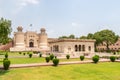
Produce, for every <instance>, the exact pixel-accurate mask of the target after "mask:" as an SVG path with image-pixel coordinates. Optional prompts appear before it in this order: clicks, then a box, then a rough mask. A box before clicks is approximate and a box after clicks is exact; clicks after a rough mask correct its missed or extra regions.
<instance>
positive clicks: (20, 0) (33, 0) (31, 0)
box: [12, 0, 40, 15]
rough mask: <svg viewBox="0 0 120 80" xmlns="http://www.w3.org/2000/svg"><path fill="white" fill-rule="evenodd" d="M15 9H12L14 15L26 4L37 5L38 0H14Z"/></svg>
mask: <svg viewBox="0 0 120 80" xmlns="http://www.w3.org/2000/svg"><path fill="white" fill-rule="evenodd" d="M14 3H15V6H16V9H15V10H13V12H12V14H13V15H16V14H17V13H19V12H20V11H21V10H22V9H24V7H26V6H28V5H38V4H39V3H40V0H14Z"/></svg>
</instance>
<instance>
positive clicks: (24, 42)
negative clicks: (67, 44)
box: [10, 26, 49, 51]
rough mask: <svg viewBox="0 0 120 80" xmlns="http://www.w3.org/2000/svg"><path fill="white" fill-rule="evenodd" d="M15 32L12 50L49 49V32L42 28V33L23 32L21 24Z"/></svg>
mask: <svg viewBox="0 0 120 80" xmlns="http://www.w3.org/2000/svg"><path fill="white" fill-rule="evenodd" d="M17 30H18V31H17V32H15V33H14V39H13V43H14V44H13V47H12V48H10V51H48V50H49V47H48V41H47V39H48V38H47V33H46V32H45V29H44V28H41V30H40V33H36V32H34V31H27V32H25V33H24V32H23V31H22V30H23V28H22V27H21V26H19V27H18V28H17Z"/></svg>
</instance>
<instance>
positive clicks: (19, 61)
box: [0, 57, 88, 65]
mask: <svg viewBox="0 0 120 80" xmlns="http://www.w3.org/2000/svg"><path fill="white" fill-rule="evenodd" d="M2 60H3V59H1V60H0V65H2V64H3V63H2ZM9 60H10V61H11V64H30V63H45V62H46V61H45V58H40V57H32V58H29V57H27V58H9ZM85 60H88V59H85ZM68 61H80V59H79V58H70V59H60V62H68ZM50 62H52V61H50Z"/></svg>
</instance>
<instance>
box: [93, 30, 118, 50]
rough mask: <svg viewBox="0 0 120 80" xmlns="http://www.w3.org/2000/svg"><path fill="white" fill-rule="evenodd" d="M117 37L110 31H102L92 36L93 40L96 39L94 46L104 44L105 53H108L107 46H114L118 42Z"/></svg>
mask: <svg viewBox="0 0 120 80" xmlns="http://www.w3.org/2000/svg"><path fill="white" fill-rule="evenodd" d="M118 37H119V36H118V35H115V33H114V32H113V31H112V30H108V29H106V30H102V31H100V32H96V33H95V34H94V39H96V45H99V44H103V43H104V44H105V46H106V49H107V51H109V45H111V44H114V43H115V42H116V41H117V40H118Z"/></svg>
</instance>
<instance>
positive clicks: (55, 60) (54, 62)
mask: <svg viewBox="0 0 120 80" xmlns="http://www.w3.org/2000/svg"><path fill="white" fill-rule="evenodd" d="M53 64H54V66H57V65H58V64H59V59H57V58H55V59H53Z"/></svg>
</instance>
